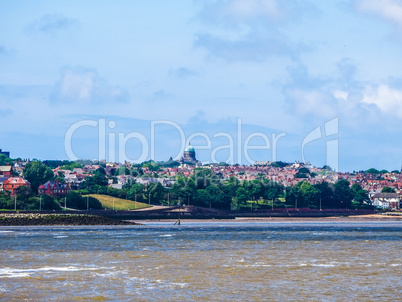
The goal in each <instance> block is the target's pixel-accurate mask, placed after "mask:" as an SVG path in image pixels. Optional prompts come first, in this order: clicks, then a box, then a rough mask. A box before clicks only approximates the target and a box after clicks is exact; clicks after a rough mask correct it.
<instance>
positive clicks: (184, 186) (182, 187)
mask: <svg viewBox="0 0 402 302" xmlns="http://www.w3.org/2000/svg"><path fill="white" fill-rule="evenodd" d="M195 189H196V185H195V182H194V180H193V179H192V178H187V177H182V176H180V177H179V178H178V179H177V181H176V182H175V183H174V185H173V186H172V189H171V192H172V194H173V196H174V198H175V199H176V200H179V201H180V202H181V203H182V204H186V203H187V204H188V203H189V202H190V200H191V198H192V196H193V194H194V191H195Z"/></svg>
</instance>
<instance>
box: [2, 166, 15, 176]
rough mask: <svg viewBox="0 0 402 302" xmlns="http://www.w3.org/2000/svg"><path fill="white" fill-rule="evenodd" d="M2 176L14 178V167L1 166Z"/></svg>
mask: <svg viewBox="0 0 402 302" xmlns="http://www.w3.org/2000/svg"><path fill="white" fill-rule="evenodd" d="M0 176H2V177H12V176H13V167H12V166H0Z"/></svg>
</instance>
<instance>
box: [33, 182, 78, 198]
mask: <svg viewBox="0 0 402 302" xmlns="http://www.w3.org/2000/svg"><path fill="white" fill-rule="evenodd" d="M70 191H71V186H70V184H68V183H65V184H63V183H60V182H59V181H58V180H56V181H54V180H50V181H48V182H46V183H44V184H43V185H40V186H39V188H38V194H39V195H42V194H47V195H52V196H54V197H61V196H66V195H67V194H68V193H70Z"/></svg>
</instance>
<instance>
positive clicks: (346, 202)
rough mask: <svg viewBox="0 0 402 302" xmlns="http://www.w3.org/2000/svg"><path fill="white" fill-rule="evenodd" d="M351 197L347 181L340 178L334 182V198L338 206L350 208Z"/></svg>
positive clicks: (352, 195)
mask: <svg viewBox="0 0 402 302" xmlns="http://www.w3.org/2000/svg"><path fill="white" fill-rule="evenodd" d="M353 197H354V194H353V191H352V189H351V188H350V183H349V181H347V180H346V179H340V180H338V181H337V182H336V183H335V190H334V198H335V201H336V205H337V206H338V207H346V208H350V206H351V203H352V200H353Z"/></svg>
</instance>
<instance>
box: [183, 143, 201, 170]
mask: <svg viewBox="0 0 402 302" xmlns="http://www.w3.org/2000/svg"><path fill="white" fill-rule="evenodd" d="M180 163H181V164H190V165H196V164H198V163H199V161H198V160H197V159H196V158H195V150H194V147H193V146H191V144H190V143H189V144H188V146H187V147H186V148H185V149H184V154H183V156H182V157H181V158H180Z"/></svg>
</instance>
